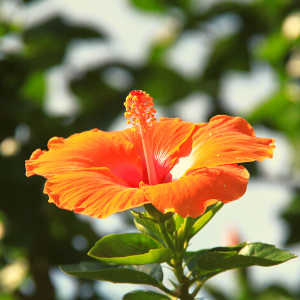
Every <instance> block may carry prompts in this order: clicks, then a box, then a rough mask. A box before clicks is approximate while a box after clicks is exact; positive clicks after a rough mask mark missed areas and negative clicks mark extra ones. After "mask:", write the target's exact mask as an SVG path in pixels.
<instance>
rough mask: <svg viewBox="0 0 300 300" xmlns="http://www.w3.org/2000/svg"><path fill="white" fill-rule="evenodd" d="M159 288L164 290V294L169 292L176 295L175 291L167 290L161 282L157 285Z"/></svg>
mask: <svg viewBox="0 0 300 300" xmlns="http://www.w3.org/2000/svg"><path fill="white" fill-rule="evenodd" d="M158 288H159V289H161V290H162V291H163V292H165V293H166V294H169V295H171V296H173V297H177V293H176V291H171V290H169V289H168V288H167V287H165V286H164V285H163V284H162V283H160V284H159V286H158Z"/></svg>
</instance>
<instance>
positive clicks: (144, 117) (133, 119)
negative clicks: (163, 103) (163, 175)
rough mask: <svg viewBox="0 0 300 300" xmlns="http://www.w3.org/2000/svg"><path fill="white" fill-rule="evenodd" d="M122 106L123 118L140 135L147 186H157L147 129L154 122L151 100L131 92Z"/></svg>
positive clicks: (139, 92)
mask: <svg viewBox="0 0 300 300" xmlns="http://www.w3.org/2000/svg"><path fill="white" fill-rule="evenodd" d="M124 105H125V107H126V113H125V118H127V119H128V121H127V124H132V125H133V128H132V130H133V131H137V132H138V133H139V134H140V135H141V139H142V144H143V150H144V155H145V160H146V167H147V173H148V180H149V184H150V185H155V184H158V181H157V176H156V172H155V167H154V162H153V152H152V149H151V145H150V139H149V128H151V126H152V125H153V124H154V123H155V121H156V119H155V118H154V113H156V111H155V109H154V108H153V98H152V97H150V96H149V94H146V93H145V92H143V91H132V92H130V93H129V95H128V96H127V98H126V102H124Z"/></svg>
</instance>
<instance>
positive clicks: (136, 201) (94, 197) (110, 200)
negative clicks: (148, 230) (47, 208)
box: [45, 168, 149, 218]
mask: <svg viewBox="0 0 300 300" xmlns="http://www.w3.org/2000/svg"><path fill="white" fill-rule="evenodd" d="M45 192H46V193H47V194H48V195H49V202H53V203H55V204H56V205H57V206H58V207H59V208H63V209H67V210H72V211H74V212H77V213H81V214H84V215H89V216H91V217H96V218H106V217H108V216H110V215H111V214H113V213H116V212H120V211H124V210H127V209H130V208H134V207H138V206H141V205H143V204H145V203H149V201H148V200H147V199H146V198H145V196H144V194H143V192H142V191H141V189H139V188H130V187H128V185H127V183H126V182H125V181H123V180H122V179H120V178H119V177H116V176H114V175H113V174H112V172H110V170H108V169H107V168H89V169H82V170H75V171H71V172H66V173H63V174H59V175H55V176H53V177H51V178H50V179H49V180H48V181H47V182H46V185H45Z"/></svg>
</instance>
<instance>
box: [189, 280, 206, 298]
mask: <svg viewBox="0 0 300 300" xmlns="http://www.w3.org/2000/svg"><path fill="white" fill-rule="evenodd" d="M203 283H204V282H203V281H198V282H197V285H196V287H195V289H194V291H193V293H192V299H195V297H196V296H197V294H198V293H199V291H200V290H201V288H202V286H203Z"/></svg>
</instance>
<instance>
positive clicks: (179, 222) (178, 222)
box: [175, 214, 184, 230]
mask: <svg viewBox="0 0 300 300" xmlns="http://www.w3.org/2000/svg"><path fill="white" fill-rule="evenodd" d="M183 222H184V218H183V217H182V216H180V215H179V214H176V215H175V224H176V230H178V229H179V228H180V227H181V225H182V224H183Z"/></svg>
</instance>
